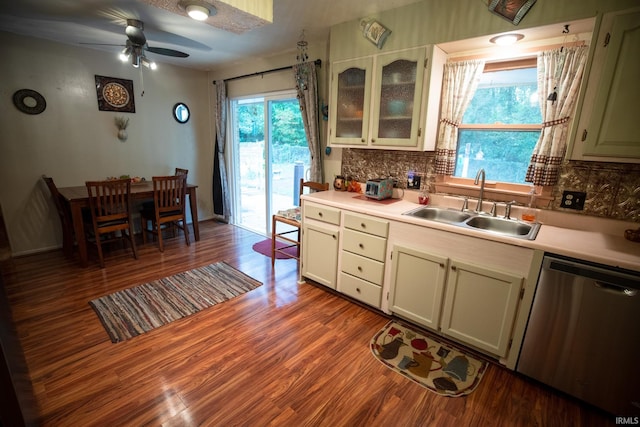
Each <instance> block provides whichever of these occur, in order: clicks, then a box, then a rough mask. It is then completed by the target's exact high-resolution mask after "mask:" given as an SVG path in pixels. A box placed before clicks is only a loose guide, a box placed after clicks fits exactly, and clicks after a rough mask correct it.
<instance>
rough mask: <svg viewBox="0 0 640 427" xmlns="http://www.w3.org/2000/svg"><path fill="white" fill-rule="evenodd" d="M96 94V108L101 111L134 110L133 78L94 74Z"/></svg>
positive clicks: (129, 111)
mask: <svg viewBox="0 0 640 427" xmlns="http://www.w3.org/2000/svg"><path fill="white" fill-rule="evenodd" d="M96 95H97V96H98V109H99V110H101V111H121V112H124V113H135V112H136V104H135V101H134V98H133V80H126V79H116V78H114V77H105V76H98V75H96Z"/></svg>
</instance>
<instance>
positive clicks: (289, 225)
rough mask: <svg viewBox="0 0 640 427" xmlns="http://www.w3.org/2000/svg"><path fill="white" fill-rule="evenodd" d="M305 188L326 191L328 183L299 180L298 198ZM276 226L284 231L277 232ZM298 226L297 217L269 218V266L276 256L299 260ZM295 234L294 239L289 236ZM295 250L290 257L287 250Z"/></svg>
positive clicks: (298, 219)
mask: <svg viewBox="0 0 640 427" xmlns="http://www.w3.org/2000/svg"><path fill="white" fill-rule="evenodd" d="M305 188H307V189H309V191H327V190H328V189H329V183H326V182H325V183H321V182H314V181H305V180H304V179H300V196H302V195H303V194H304V192H305ZM294 211H295V209H294ZM278 224H282V225H284V228H285V229H284V230H282V231H278V229H277V227H278ZM300 226H301V221H300V218H298V217H297V216H291V215H282V214H275V215H273V216H272V217H271V266H272V267H273V266H274V265H275V262H276V254H278V253H279V254H282V255H284V256H286V257H289V258H295V259H297V260H299V259H300ZM290 234H295V237H292V236H290ZM278 241H281V242H284V246H280V247H278V245H277V242H278ZM291 248H296V252H295V254H294V255H292V254H291V253H290V252H287V249H291Z"/></svg>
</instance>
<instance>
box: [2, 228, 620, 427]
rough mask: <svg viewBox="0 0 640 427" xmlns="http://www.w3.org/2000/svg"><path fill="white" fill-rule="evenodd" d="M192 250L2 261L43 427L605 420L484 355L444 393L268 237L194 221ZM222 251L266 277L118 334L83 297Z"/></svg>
mask: <svg viewBox="0 0 640 427" xmlns="http://www.w3.org/2000/svg"><path fill="white" fill-rule="evenodd" d="M200 234H201V240H200V241H199V242H193V243H192V244H191V246H190V247H187V246H186V245H185V244H184V239H182V238H181V237H178V238H175V239H167V241H166V248H165V252H164V253H160V252H159V251H158V248H157V245H156V244H155V243H153V242H151V243H149V244H147V245H146V246H142V245H140V246H139V259H138V260H135V259H133V257H132V256H131V253H130V250H128V249H127V250H124V249H122V250H115V251H113V252H110V253H107V254H106V256H105V263H106V268H105V269H100V268H99V267H98V263H97V259H96V258H95V257H91V259H90V265H89V267H88V268H86V269H82V268H80V267H78V266H77V263H76V261H75V260H69V259H65V258H64V256H63V254H62V250H60V251H54V252H50V253H46V254H38V255H32V256H28V257H22V258H17V259H13V260H10V261H4V262H2V263H1V264H0V265H1V267H2V274H3V277H4V281H5V285H6V292H7V295H8V299H9V303H10V305H11V307H12V311H13V317H14V321H15V323H16V329H17V331H18V334H19V337H20V341H21V344H22V347H23V349H24V354H25V359H26V362H27V365H28V368H29V372H30V376H31V380H32V383H33V389H34V394H35V397H36V400H37V403H38V407H39V413H40V421H41V424H42V425H46V426H92V425H95V426H107V425H108V426H140V425H166V426H195V425H206V426H231V425H241V426H266V425H274V426H307V425H314V426H315V425H326V426H360V425H367V426H427V425H429V426H449V425H451V426H603V425H614V423H615V418H614V417H613V416H610V415H608V414H603V413H602V412H600V411H598V410H596V409H594V408H591V407H589V406H587V405H584V404H581V403H579V402H577V401H575V400H573V399H571V398H568V397H564V396H562V395H560V394H559V393H557V392H554V391H553V390H550V389H548V388H546V387H544V386H541V385H538V384H536V383H533V382H531V381H529V380H527V379H526V378H524V377H521V376H519V375H517V374H514V373H512V372H510V371H508V370H506V369H504V368H502V367H500V366H498V365H495V364H492V365H491V366H490V367H489V369H488V371H487V373H486V374H485V376H484V378H483V379H482V381H481V383H480V385H479V387H478V389H477V390H476V391H474V392H473V393H472V394H470V395H469V396H467V397H461V398H447V397H441V396H439V395H436V394H434V393H431V392H430V391H428V390H426V389H424V388H422V387H420V386H419V385H417V384H414V383H412V382H410V381H409V380H407V379H405V378H404V377H402V376H401V375H398V374H397V373H395V372H393V371H391V370H390V369H388V368H386V367H385V366H384V365H382V364H381V363H380V362H379V361H378V360H376V359H375V358H374V357H373V355H372V354H371V353H370V350H369V341H370V340H371V338H372V337H373V336H374V334H375V333H376V332H377V331H378V330H379V329H380V328H382V327H383V326H384V325H385V324H386V323H387V321H388V318H387V317H386V316H384V315H382V314H381V313H378V312H375V311H373V310H369V309H367V308H364V307H362V306H360V305H357V304H354V303H352V302H350V301H348V300H346V299H344V298H342V297H340V296H337V295H334V294H333V293H331V292H329V291H327V290H326V289H325V288H323V287H321V286H319V285H312V284H298V283H297V276H298V269H297V262H296V260H293V259H290V260H277V261H276V265H275V269H272V268H271V260H270V258H268V257H265V256H263V255H260V254H258V253H256V252H254V251H253V250H252V249H251V246H252V244H253V243H255V242H258V241H260V240H262V239H263V237H262V236H260V235H257V234H254V233H251V232H248V231H246V230H243V229H240V228H237V227H234V226H231V225H226V224H218V223H215V222H209V221H207V222H202V223H201V225H200ZM216 261H225V262H227V263H229V264H230V265H232V266H234V267H236V268H237V269H239V270H241V271H243V272H245V273H246V274H249V275H250V276H252V277H254V278H256V279H258V280H260V281H262V282H263V283H264V285H263V286H261V287H260V288H258V289H256V290H254V291H252V292H249V293H247V294H244V295H242V296H240V297H237V298H235V299H232V300H230V301H227V302H225V303H222V304H219V305H216V306H214V307H212V308H209V309H206V310H203V311H201V312H199V313H197V314H195V315H193V316H191V317H188V318H184V319H181V320H179V321H176V322H174V323H172V324H170V325H167V326H164V327H161V328H159V329H156V330H154V331H151V332H149V333H147V334H144V335H141V336H139V337H136V338H133V339H131V340H128V341H125V342H121V343H117V344H112V343H111V342H110V340H109V337H108V336H107V333H106V332H105V330H104V328H103V327H102V325H101V324H100V322H99V320H98V318H97V316H96V315H95V313H94V312H93V310H92V309H91V307H90V306H89V304H88V302H89V301H90V300H91V299H94V298H96V297H99V296H102V295H105V294H109V293H112V292H115V291H118V290H121V289H125V288H128V287H131V286H134V285H137V284H141V283H144V282H148V281H150V280H153V279H158V278H161V277H165V276H168V275H172V274H175V273H178V272H181V271H185V270H188V269H191V268H195V267H200V266H203V265H207V264H210V263H213V262H216Z"/></svg>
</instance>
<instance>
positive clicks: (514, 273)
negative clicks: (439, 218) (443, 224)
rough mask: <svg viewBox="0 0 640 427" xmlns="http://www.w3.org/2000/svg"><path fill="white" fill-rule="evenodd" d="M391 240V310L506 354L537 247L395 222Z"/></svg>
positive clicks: (501, 355) (500, 355) (494, 353)
mask: <svg viewBox="0 0 640 427" xmlns="http://www.w3.org/2000/svg"><path fill="white" fill-rule="evenodd" d="M396 229H401V230H402V233H395V232H394V231H395V230H396ZM409 231H411V232H409ZM407 236H412V238H409V237H407ZM389 240H390V244H391V247H392V261H391V274H390V275H389V301H388V310H389V311H390V312H391V313H393V314H395V315H397V316H399V317H402V318H404V319H407V320H409V321H411V322H414V323H416V324H419V325H421V326H424V327H426V328H429V329H431V330H434V331H436V332H438V333H440V334H442V335H446V336H448V337H450V338H452V339H455V340H456V341H459V342H461V343H465V344H468V345H470V346H472V347H474V348H476V349H478V350H480V351H483V352H485V353H487V354H490V355H492V356H496V357H498V358H504V357H505V356H507V354H508V353H509V349H510V341H511V339H512V337H513V335H514V328H515V325H516V316H517V314H518V308H519V305H520V301H521V290H522V289H523V286H524V285H525V278H526V277H527V276H528V275H529V269H530V267H531V263H532V256H533V252H534V251H533V250H529V249H524V248H518V247H513V246H510V245H507V244H501V243H496V242H487V241H483V240H481V239H476V238H471V237H465V236H460V235H455V234H452V233H446V232H442V231H438V230H429V229H425V228H415V229H413V228H411V226H408V225H398V226H396V224H395V223H392V232H391V233H390V236H389Z"/></svg>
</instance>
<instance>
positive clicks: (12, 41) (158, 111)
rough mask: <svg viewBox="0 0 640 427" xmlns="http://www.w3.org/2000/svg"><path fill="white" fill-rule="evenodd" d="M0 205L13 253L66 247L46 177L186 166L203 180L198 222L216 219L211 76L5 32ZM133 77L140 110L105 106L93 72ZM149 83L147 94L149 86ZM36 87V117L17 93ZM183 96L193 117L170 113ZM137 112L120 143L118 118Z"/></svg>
mask: <svg viewBox="0 0 640 427" xmlns="http://www.w3.org/2000/svg"><path fill="white" fill-rule="evenodd" d="M0 57H2V61H3V65H2V67H1V68H0V81H2V86H1V87H0V129H2V132H1V134H0V182H2V184H3V185H2V186H0V205H1V206H2V210H3V216H4V221H5V223H6V227H7V233H8V236H9V241H10V244H11V248H12V254H13V255H14V256H16V255H21V254H27V253H30V252H35V251H41V250H45V249H49V248H55V247H60V246H61V240H62V238H61V230H60V221H59V219H58V217H57V215H56V211H55V208H54V206H53V203H52V201H51V197H50V194H49V192H48V190H47V188H46V187H45V186H44V185H43V183H42V180H41V179H40V177H41V175H42V174H47V175H50V176H52V177H53V178H54V180H55V182H56V184H57V185H58V186H60V187H63V186H74V185H84V182H85V181H86V180H93V179H104V178H106V177H107V176H114V175H115V176H117V175H121V174H129V175H131V176H135V175H138V176H144V177H146V178H147V179H150V178H151V176H153V175H168V174H172V173H173V171H174V168H175V167H182V168H186V169H189V182H192V183H194V184H197V185H198V186H199V188H198V215H199V218H200V219H207V218H211V217H212V216H213V201H212V195H211V191H212V190H211V171H212V169H213V151H214V149H213V138H212V133H211V120H210V115H211V110H210V102H209V93H210V92H209V88H210V86H212V85H211V82H210V80H209V79H208V76H207V73H206V72H204V71H195V70H190V69H187V68H182V67H176V66H170V65H166V64H162V63H159V64H158V69H157V70H155V71H150V70H148V69H146V68H142V67H141V68H140V69H142V75H141V73H140V71H139V70H137V69H134V68H133V67H132V66H131V65H130V64H123V63H121V62H120V61H118V60H117V59H116V58H115V56H114V54H113V53H110V52H103V51H97V50H93V49H87V48H83V47H75V46H67V45H62V44H58V43H51V42H48V41H45V40H39V39H30V38H28V37H23V36H20V37H18V36H15V35H13V34H9V33H0ZM96 74H98V75H103V76H109V77H117V78H123V79H130V80H133V85H134V96H135V107H136V112H135V113H114V112H106V111H99V110H98V104H97V98H96V89H95V79H94V75H96ZM143 86H144V96H142V89H143ZM23 88H28V89H33V90H36V91H38V92H39V93H41V94H42V95H43V96H44V97H45V99H46V101H47V108H46V110H45V111H44V112H43V113H41V114H39V115H27V114H23V113H22V112H20V111H18V110H17V109H16V108H15V107H14V105H13V103H12V101H11V99H12V95H13V93H14V92H15V91H16V90H18V89H23ZM179 101H182V102H185V103H186V104H187V105H188V106H189V108H190V110H191V118H190V120H189V122H187V123H186V124H184V125H181V124H179V123H177V122H176V121H175V120H174V119H173V116H172V112H171V111H172V107H173V105H174V104H175V103H176V102H179ZM119 115H122V116H126V117H128V118H130V124H129V127H128V129H127V132H128V134H129V137H128V140H127V141H126V142H120V141H119V140H118V139H117V137H116V133H117V128H116V127H115V124H114V117H115V116H119Z"/></svg>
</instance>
